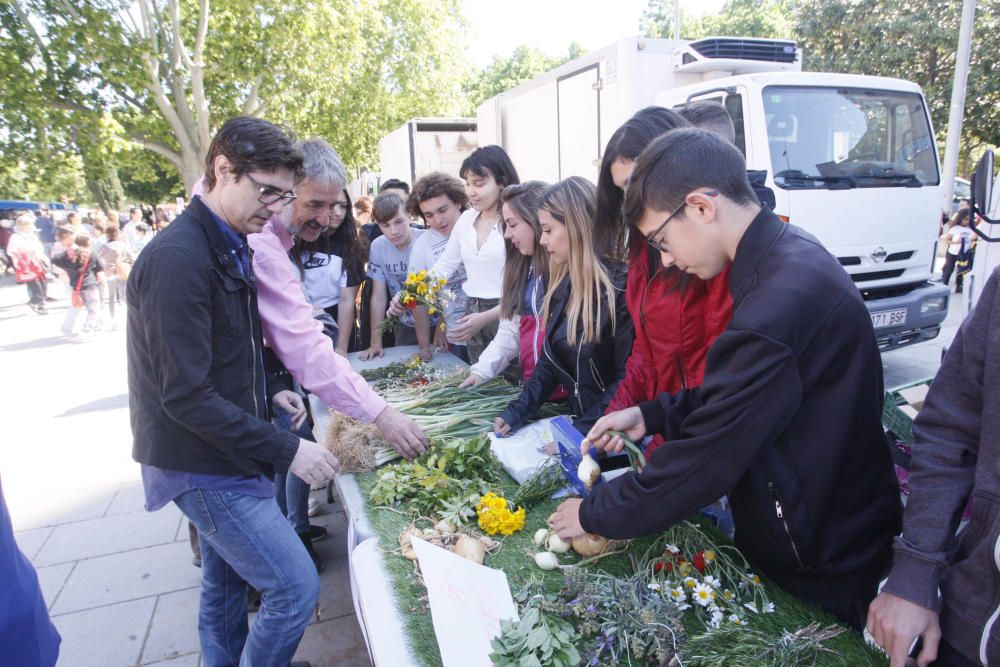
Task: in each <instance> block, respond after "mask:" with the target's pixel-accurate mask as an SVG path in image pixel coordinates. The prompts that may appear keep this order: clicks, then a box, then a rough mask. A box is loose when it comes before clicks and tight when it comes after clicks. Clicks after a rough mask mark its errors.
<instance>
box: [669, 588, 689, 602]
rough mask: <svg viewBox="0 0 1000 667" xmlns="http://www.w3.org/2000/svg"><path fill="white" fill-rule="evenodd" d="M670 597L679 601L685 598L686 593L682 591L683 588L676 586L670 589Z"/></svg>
mask: <svg viewBox="0 0 1000 667" xmlns="http://www.w3.org/2000/svg"><path fill="white" fill-rule="evenodd" d="M670 599H671V600H673V601H674V602H677V603H681V602H684V600H686V599H687V595H686V594H685V593H684V589H683V588H681V587H680V586H678V587H676V588H671V589H670Z"/></svg>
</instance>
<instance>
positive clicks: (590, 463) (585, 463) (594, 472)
mask: <svg viewBox="0 0 1000 667" xmlns="http://www.w3.org/2000/svg"><path fill="white" fill-rule="evenodd" d="M576 476H577V477H579V478H580V481H581V482H583V485H584V486H585V487H587V488H588V489H589V488H591V487H592V486H594V484H596V483H597V479H598V478H599V477H600V476H601V466H599V465H597V461H595V460H594V459H593V457H592V456H591V455H590V454H584V455H583V459H581V460H580V465H579V466H577V468H576Z"/></svg>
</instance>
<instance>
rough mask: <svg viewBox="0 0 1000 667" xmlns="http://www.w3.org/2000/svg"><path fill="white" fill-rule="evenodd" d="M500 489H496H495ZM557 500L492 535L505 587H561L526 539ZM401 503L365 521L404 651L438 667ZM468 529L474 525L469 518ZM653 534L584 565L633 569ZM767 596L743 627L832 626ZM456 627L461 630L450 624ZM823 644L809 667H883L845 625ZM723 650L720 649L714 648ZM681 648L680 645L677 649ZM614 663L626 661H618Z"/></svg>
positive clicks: (371, 475)
mask: <svg viewBox="0 0 1000 667" xmlns="http://www.w3.org/2000/svg"><path fill="white" fill-rule="evenodd" d="M377 474H378V471H376V472H368V473H362V474H359V475H357V480H358V484H359V486H360V488H361V493H362V494H363V496H364V498H365V499H367V498H368V496H369V493H370V491H371V488H372V485H373V484H374V483H375V478H376V475H377ZM503 477H504V482H503V484H502V487H503V488H502V491H503V492H504V494H505V495H506V496H507V497H510V496H511V495H512V494H513V491H514V490H515V489H516V488H517V483H516V482H515V481H514V480H513V479H512V478H510V477H509V476H507V474H506V473H503ZM499 491H500V490H498V492H499ZM560 502H561V500H549V501H546V502H544V503H540V504H538V505H536V506H534V507H532V508H530V509H529V510H528V511H527V517H526V520H525V525H524V530H522V531H520V532H517V533H515V534H513V535H511V536H509V537H504V536H500V535H497V536H493V539H494V540H496V541H498V542H501V544H502V546H501V547H500V549H499V550H498V551H496V552H495V553H493V554H487V556H486V561H485V562H484V565H487V566H489V567H492V568H496V569H499V570H503V571H504V572H505V573H506V575H507V580H508V582H509V583H510V587H511V590H512V591H518V590H520V589H522V588H523V587H524V586H526V585H527V584H529V583H532V582H540V583H541V584H542V585H543V586H544V587H545V588H546V589H547V590H549V591H552V592H556V591H558V590H559V589H560V588H561V587H562V584H563V578H564V574H563V572H562V571H561V570H559V569H556V570H549V571H546V570H542V569H540V568H539V567H537V566H536V565H535V563H534V559H533V555H534V554H535V553H536V552H538V551H539V550H540V549H539V547H536V546H535V545H534V543H533V542H532V536H533V535H534V533H535V531H536V530H538V529H539V528H547V525H546V523H545V520H546V519H547V518H548V516H549V515H550V514H552V512H554V511H555V509H556V507H558V506H559V503H560ZM399 509H400V508H392V509H386V508H379V507H372V506H371V505H366V511H367V512H368V518H369V520H370V522H371V525H372V528H373V529H374V531H375V533H376V534H377V535H378V538H379V547H380V548H381V550H382V552H383V557H384V561H385V566H386V570H387V571H388V573H389V576H390V578H391V581H392V586H393V590H394V592H395V595H396V604H397V606H398V608H399V610H400V612H401V615H402V617H403V623H404V626H405V628H404V631H405V634H406V639H407V642H408V644H409V647H410V650H411V653H412V655H413V656H414V658H415V659H416V660H417V662H418V663H419V664H421V665H423V666H425V667H440V666H441V654H440V649H439V648H438V644H437V639H436V638H435V635H434V627H433V624H432V621H431V614H430V607H429V606H428V603H427V594H426V589H424V587H423V585H422V584H421V583H420V582H419V581H418V580H417V577H416V576H415V574H414V564H413V563H412V562H411V561H408V560H406V559H405V558H403V557H402V555H400V554H399V541H398V537H399V533H400V532H401V531H402V530H403V529H404V528H405V527H406V526H408V525H410V523H411V521H412V519H411V517H409V516H406V515H404V514H402V513H400V512H399V511H398V510H399ZM692 521H693V522H694V523H696V524H697V525H698V527H699V528H701V529H702V531H703V532H705V533H706V534H708V535H709V536H710V537H711V538H712V539H713V540H714V541H715V542H717V543H720V544H728V540H726V538H725V537H724V536H722V534H721V533H719V532H718V531H716V530H715V528H714V527H713V526H711V525H710V524H709V523H708V522H707V520H704V519H702V518H700V517H699V518H692ZM419 525H420V527H428V526H430V525H431V524H430V523H429V522H422V523H420V524H419ZM472 525H473V527H474V529H475V530H476V531H478V530H479V529H478V527H477V526H475V524H474V522H473V524H472ZM655 542H656V538H655V537H648V538H642V539H637V540H632V542H631V544H630V546H629V549H628V553H622V554H615V555H612V556H608V557H605V558H602V559H601V560H599V561H598V562H596V563H592V564H591V565H589V566H588V567H596V568H599V569H600V570H602V571H604V572H607V573H608V574H612V575H619V576H627V575H630V574H632V573H633V565H632V562H631V561H630V559H629V556H628V554H629V553H632V554H636V555H637V556H641V555H642V554H644V553H645V552H646V551H647V550H648V549H649V548H650V547H651V546H652V545H653V544H654V543H655ZM580 560H582V558H580V557H579V556H577V555H576V554H575V552H573V551H570V552H569V553H567V554H563V555H560V556H559V562H560V563H561V564H565V565H569V564H574V563H576V562H578V561H580ZM764 585H765V587H766V591H767V594H768V597H769V598H770V599H771V601H772V602H774V605H775V613H773V614H755V615H753V617H752V618H749V619H748V624H747V625H748V626H749V627H751V628H755V629H757V630H760V631H762V632H765V633H768V634H772V635H773V636H774V637H775V639H777V638H778V637H780V635H781V633H782V631H783V630H784V629H788V630H790V631H793V632H794V631H795V630H796V629H798V628H801V627H804V626H806V625H808V624H809V623H811V622H818V623H819V624H820V625H823V626H826V625H830V624H834V623H836V621H835V620H834V619H833V617H831V616H829V615H828V614H826V613H825V612H823V611H822V610H820V609H819V608H817V607H814V606H812V605H809V604H806V603H804V602H802V601H800V600H798V599H797V598H795V597H794V596H792V595H790V594H789V593H786V592H785V591H783V590H781V589H780V588H779V587H778V586H777V585H776V584H774V583H772V582H769V581H767V580H766V579H765V580H764ZM684 625H685V629H686V631H687V633H688V634H689V636H691V635H694V634H699V633H701V632H704V625H703V624H702V623H701V621H699V620H698V619H697V618H696V617H695V616H694V615H693V614H685V616H684ZM456 631H459V632H460V631H461V629H460V628H456ZM823 646H824V647H825V648H827V649H828V651H826V652H822V653H820V654H819V655H818V657H817V660H816V662H815V663H813V664H815V665H822V666H830V667H883V666H884V665H887V664H888V660H887V659H886V658H885V656H884V655H883V654H881V653H880V652H878V651H877V650H875V649H873V648H872V647H870V646H868V645H867V644H866V643H865V641H864V639H863V638H862V637H861V635H860V634H859V633H858V632H855V631H854V630H850V629H848V630H847V631H846V632H844V633H842V634H840V635H838V636H836V637H834V638H832V639H829V640H827V641H826V642H824V643H823ZM720 648H721V649H722V652H724V647H720ZM682 650H683V649H682ZM620 664H628V663H626V662H624V661H623V662H621V663H620Z"/></svg>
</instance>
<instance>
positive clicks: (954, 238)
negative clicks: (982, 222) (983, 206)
mask: <svg viewBox="0 0 1000 667" xmlns="http://www.w3.org/2000/svg"><path fill="white" fill-rule="evenodd" d="M963 241H964V242H965V247H966V249H968V247H969V245H970V244H971V243H972V229H970V228H969V227H963V226H962V225H955V226H954V227H952V228H951V229H949V230H948V254H949V255H957V254H958V253H959V252H960V251H961V250H962V242H963Z"/></svg>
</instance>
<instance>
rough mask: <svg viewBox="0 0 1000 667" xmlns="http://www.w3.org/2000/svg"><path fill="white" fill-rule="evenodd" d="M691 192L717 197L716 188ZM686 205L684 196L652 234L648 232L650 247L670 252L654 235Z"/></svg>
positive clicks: (647, 241) (657, 234) (658, 233)
mask: <svg viewBox="0 0 1000 667" xmlns="http://www.w3.org/2000/svg"><path fill="white" fill-rule="evenodd" d="M691 194H700V195H705V196H706V197H718V196H719V191H718V190H707V191H705V192H694V193H691ZM687 205H688V201H687V196H685V197H684V200H683V201H682V202H681V203H680V206H678V207H677V208H675V209H674V212H673V213H671V214H670V215H668V216H667V219H666V220H664V221H663V222H662V223H661V224H660V226H659V227H657V228H656V231H654V232H653V233H652V234H650V235H649V236H647V237H646V243H648V244H649V247H650V248H652V249H653V250H655V251H656V252H666V253H669V252H670V251H669V250H667V249H666V248H664V247H663V246H662V245H660V242H659V241H657V240H656V237H657V236H659V235H660V232H662V231H663V228H664V227H666V226H667V223H668V222H670V221H671V220H673V219H674V218H675V217H677V214H678V213H680V212H681V211H683V210H684V208H685V207H686V206H687Z"/></svg>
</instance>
